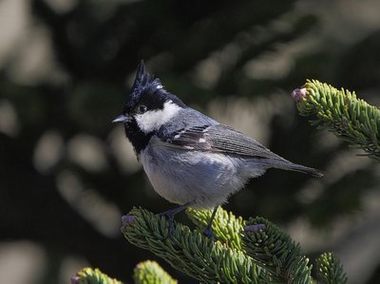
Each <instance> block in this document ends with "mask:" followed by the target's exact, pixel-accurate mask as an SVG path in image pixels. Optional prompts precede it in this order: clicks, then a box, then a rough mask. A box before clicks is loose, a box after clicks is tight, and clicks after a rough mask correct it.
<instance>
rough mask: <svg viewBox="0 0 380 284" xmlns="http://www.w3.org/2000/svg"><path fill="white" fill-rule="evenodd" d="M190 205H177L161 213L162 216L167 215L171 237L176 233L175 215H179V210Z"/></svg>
mask: <svg viewBox="0 0 380 284" xmlns="http://www.w3.org/2000/svg"><path fill="white" fill-rule="evenodd" d="M187 207H188V204H184V205H180V206H177V207H175V208H173V209H169V210H167V211H164V212H162V213H159V214H158V215H159V216H160V217H165V218H166V219H167V221H168V223H169V228H168V236H169V237H170V238H171V237H172V236H173V233H174V229H175V228H174V225H175V224H174V216H175V215H177V214H178V213H179V212H181V211H183V210H185V209H186V208H187Z"/></svg>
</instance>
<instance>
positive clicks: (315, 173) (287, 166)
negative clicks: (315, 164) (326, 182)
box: [276, 162, 323, 177]
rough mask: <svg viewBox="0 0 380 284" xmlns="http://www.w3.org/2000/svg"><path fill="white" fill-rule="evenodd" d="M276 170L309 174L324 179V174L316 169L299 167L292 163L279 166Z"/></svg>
mask: <svg viewBox="0 0 380 284" xmlns="http://www.w3.org/2000/svg"><path fill="white" fill-rule="evenodd" d="M276 168H279V169H283V170H289V171H296V172H301V173H305V174H309V175H311V176H313V177H323V173H322V172H321V171H320V170H317V169H314V168H309V167H306V166H302V165H298V164H294V163H292V162H287V163H284V164H279V165H277V166H276Z"/></svg>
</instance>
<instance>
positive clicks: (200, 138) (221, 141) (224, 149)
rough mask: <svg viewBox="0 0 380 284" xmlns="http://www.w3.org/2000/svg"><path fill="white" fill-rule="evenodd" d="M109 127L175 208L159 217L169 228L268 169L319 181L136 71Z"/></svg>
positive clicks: (310, 171)
mask: <svg viewBox="0 0 380 284" xmlns="http://www.w3.org/2000/svg"><path fill="white" fill-rule="evenodd" d="M113 122H120V123H123V124H124V127H125V133H126V136H127V137H128V139H129V141H130V142H131V143H132V145H133V147H134V150H135V152H136V155H137V158H138V160H139V161H140V162H141V164H142V166H143V168H144V171H145V173H146V174H147V176H148V178H149V180H150V182H151V184H152V185H153V188H154V190H155V191H156V192H157V193H158V194H159V195H160V196H162V197H163V198H165V199H166V200H168V201H170V202H172V203H175V204H179V206H178V207H176V208H174V209H172V210H169V211H166V212H164V213H162V214H163V215H165V216H166V217H167V218H168V219H169V222H170V228H171V229H172V228H173V226H174V225H173V224H174V223H173V220H174V215H175V214H177V213H178V212H181V211H182V210H184V209H186V208H187V207H188V206H191V207H193V208H200V209H212V208H213V209H214V210H213V213H212V217H211V220H210V222H209V224H208V226H207V228H206V230H205V234H206V235H209V236H210V235H211V234H212V231H211V224H212V221H213V219H214V217H215V213H216V210H217V207H218V205H221V204H223V203H225V202H226V201H227V198H228V197H229V196H230V195H231V194H233V193H235V192H237V191H239V190H240V189H242V188H243V187H244V185H245V184H246V183H247V182H248V181H249V180H250V179H251V178H254V177H258V176H260V175H262V174H264V173H265V171H266V170H267V169H269V168H277V169H282V170H290V171H298V172H303V173H307V174H310V175H312V176H315V177H321V176H322V173H321V172H320V171H318V170H316V169H313V168H309V167H305V166H302V165H298V164H294V163H292V162H290V161H288V160H286V159H284V158H282V157H280V156H279V155H277V154H275V153H273V152H271V151H270V150H269V149H267V148H266V147H264V146H263V145H261V144H260V143H259V142H257V141H256V140H254V139H253V138H250V137H248V136H246V135H244V134H243V133H241V132H239V131H237V130H235V129H233V128H232V127H230V126H227V125H224V124H222V123H219V122H217V121H216V120H214V119H212V118H210V117H208V116H207V115H204V114H202V113H200V112H199V111H197V110H195V109H192V108H191V107H188V106H187V105H185V104H184V103H183V102H182V100H181V99H179V98H178V97H177V96H175V95H173V94H171V93H169V92H168V91H167V90H165V88H164V86H163V85H162V83H161V81H160V80H159V79H158V78H156V77H154V76H152V75H151V74H149V73H147V72H146V71H145V67H144V63H143V62H141V63H140V64H139V66H138V68H137V73H136V78H135V81H134V83H133V86H132V89H131V91H130V92H129V94H128V96H127V100H126V102H125V105H124V109H123V112H122V114H121V115H119V116H118V117H117V118H116V119H115V120H113Z"/></svg>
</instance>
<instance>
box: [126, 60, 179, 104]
mask: <svg viewBox="0 0 380 284" xmlns="http://www.w3.org/2000/svg"><path fill="white" fill-rule="evenodd" d="M144 94H150V95H152V96H154V98H150V99H149V100H150V101H157V100H162V101H165V100H166V99H171V100H172V101H174V102H175V103H177V104H178V105H181V106H185V105H184V103H183V102H182V101H181V100H180V99H179V98H178V97H176V96H174V95H172V94H170V93H169V92H167V91H166V90H165V89H164V86H163V85H162V83H161V81H160V79H159V78H157V77H155V76H154V75H152V74H149V73H148V72H146V71H145V65H144V61H143V60H141V62H140V64H139V65H138V66H137V71H136V77H135V81H134V83H133V85H132V88H131V91H130V93H129V95H128V97H127V101H126V104H125V108H126V110H130V109H132V108H133V107H134V106H135V105H136V104H137V103H138V102H139V101H140V100H141V98H142V96H143V95H144Z"/></svg>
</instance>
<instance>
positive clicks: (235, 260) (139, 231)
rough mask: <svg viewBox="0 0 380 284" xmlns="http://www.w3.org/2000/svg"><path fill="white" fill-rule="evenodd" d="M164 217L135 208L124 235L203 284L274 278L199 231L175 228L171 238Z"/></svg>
mask: <svg viewBox="0 0 380 284" xmlns="http://www.w3.org/2000/svg"><path fill="white" fill-rule="evenodd" d="M168 228H169V226H168V222H167V220H166V219H165V218H164V217H159V216H156V215H154V214H153V213H151V212H149V211H147V210H144V209H141V208H134V209H132V211H131V212H130V213H129V215H126V216H124V217H123V226H122V228H121V231H122V233H123V234H124V236H125V237H126V239H127V240H128V241H129V242H131V243H132V244H134V245H136V246H138V247H141V248H144V249H149V250H150V251H152V252H153V253H155V254H156V255H158V256H160V257H162V258H163V259H165V260H166V261H167V262H169V263H170V264H171V265H172V266H173V267H174V268H176V269H178V270H180V271H182V272H184V273H186V274H187V275H189V276H191V277H193V278H195V279H198V280H199V281H201V282H204V283H216V282H221V283H271V282H272V281H273V277H272V276H271V275H270V274H269V273H267V272H266V271H265V270H264V269H262V268H260V267H258V266H257V265H256V264H255V263H254V262H253V261H252V259H251V258H250V257H248V256H247V255H246V254H244V253H243V252H242V251H239V250H236V249H232V248H229V247H227V246H226V245H224V244H222V243H221V242H219V241H217V242H213V241H212V240H210V239H208V238H207V237H205V236H203V235H202V234H201V233H200V232H198V231H190V229H189V228H188V227H187V226H184V225H181V224H176V226H175V229H174V232H173V233H172V236H170V237H169V230H168Z"/></svg>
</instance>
